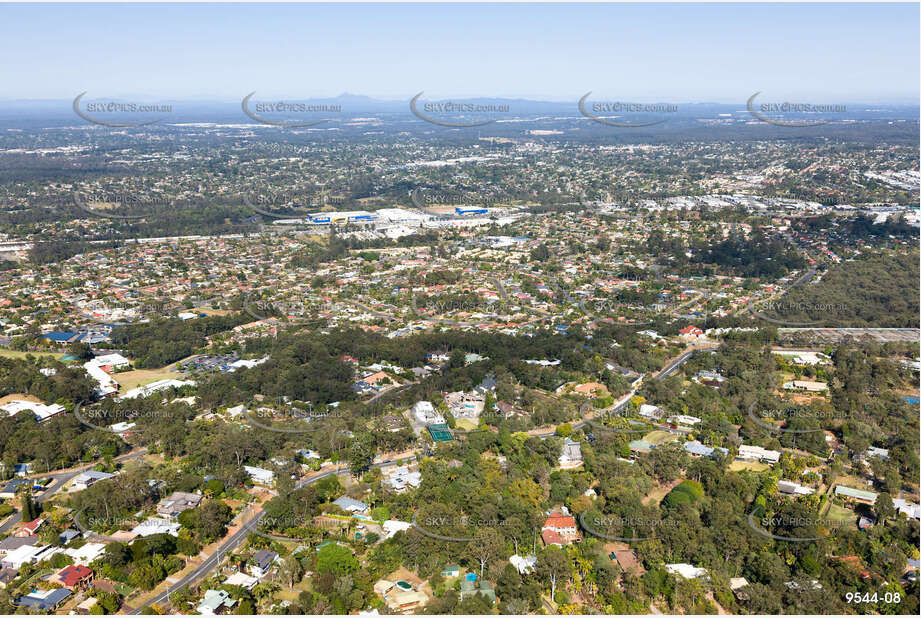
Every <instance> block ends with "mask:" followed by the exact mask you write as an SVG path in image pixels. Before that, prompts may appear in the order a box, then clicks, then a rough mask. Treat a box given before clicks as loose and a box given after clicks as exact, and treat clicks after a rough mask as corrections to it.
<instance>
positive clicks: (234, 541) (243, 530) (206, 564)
mask: <svg viewBox="0 0 921 618" xmlns="http://www.w3.org/2000/svg"><path fill="white" fill-rule="evenodd" d="M697 351H698V350H697V349H692V350H689V351H687V352H685V353H684V354H682V355H681V356H679V357H678V358H676V359H675V360H673V361H672V362H670V363H669V364H668V365H667V366H666V367H664V368H663V369H662V370H661V371H659V372H658V373H657V374H656V375H654V376H653V379H655V380H658V379H660V378H664V377H667V376H669V375H671V374H672V373H674V371H675V370H676V369H678V367H680V366H681V365H683V364H684V363H685V362H687V360H688V359H689V358H691V356H693V355H694V353H695V352H697ZM634 392H635V391H634ZM632 394H633V393H631V395H632ZM628 401H629V397H627V398H625V399H624V400H623V402H622V403H620V404H619V405H618V406H615V407H614V408H612V409H611V410H609V411H615V412H616V411H618V410H620V409H621V408H623V406H625V405H627V402H628ZM585 425H586V422H585V421H582V422H580V423H576V424H574V425H573V428H574V429H579V428H581V427H583V426H585ZM535 435H536V437H540V438H544V437H549V436H553V435H555V431H549V432H547V433H543V434H535ZM388 463H389V462H381V463H376V464H372V465H371V467H372V468H380V467H383V466H386V465H388ZM346 472H349V469H348V468H347V467H342V468H337V469H336V470H329V471H327V472H323V473H321V474H318V475H316V476H312V477H310V478H307V479H304V480H302V481H299V482H298V483H297V484H296V485H295V487H296V488H297V489H300V488H302V487H306V486H307V485H312V484H314V483H316V482H317V481H320V480H322V479H325V478H329V477H330V476H338V475H340V474H343V473H346ZM263 515H264V511H260V512H259V514H257V515H256V516H254V517H253V518H252V519H251V520H250V521H248V522H245V523H244V524H243V525H242V526H241V527H240V529H239V530H238V531H237V532H235V533H234V534H233V535H232V536H230V537H228V538H227V539H226V540H225V541H224V542H223V543H221V545H220V547H218V549H217V550H216V551H215V552H214V553H213V554H211V555H210V556H208V557H207V558H205V560H204V561H203V562H202V563H201V564H200V565H198V567H196V568H195V570H193V571H192V572H190V573H189V574H187V575H185V576H184V577H182V579H180V580H179V581H177V582H176V583H175V584H171V585H170V586H169V588H168V589H167V590H166V591H164V592H162V593H161V594H159V595H157V596H156V597H154V598H153V599H151V600H149V601H148V602H147V603H146V605H154V604H162V603H164V602H166V601H168V600H169V595H170V592H171V591H173V592H174V591H176V590H180V589H181V588H182V587H184V586H188V585H190V584H193V583H195V582H196V581H198V580H200V579H202V578H204V577H205V576H206V575H207V574H208V573H210V572H211V570H212V569H214V568H216V567H217V565H218V564H219V562H220V557H221V556H226V555H227V554H228V553H229V552H231V551H232V550H233V549H235V548H236V547H237V546H238V545H239V544H240V543H242V542H243V541H244V540H245V539H246V537H247V536H248V535H249V534H250V532H252V531H253V530H254V529H255V528H256V527H257V526H258V525H259V522H260V521H261V520H262V517H263ZM141 609H142V608H137V609H135V610H133V611H131V612H130V613H131V614H132V615H137V614H139V613H140V611H141Z"/></svg>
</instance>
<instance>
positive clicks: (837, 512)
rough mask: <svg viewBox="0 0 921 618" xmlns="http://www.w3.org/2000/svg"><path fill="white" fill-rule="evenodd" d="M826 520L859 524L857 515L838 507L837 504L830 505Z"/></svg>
mask: <svg viewBox="0 0 921 618" xmlns="http://www.w3.org/2000/svg"><path fill="white" fill-rule="evenodd" d="M825 518H826V519H834V520H838V521H846V522H848V523H849V524H856V523H857V513H855V512H854V511H852V510H850V509H846V508H844V507H842V506H838V505H837V504H830V505H829V507H828V512H827V513H826V514H825Z"/></svg>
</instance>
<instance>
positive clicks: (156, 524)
mask: <svg viewBox="0 0 921 618" xmlns="http://www.w3.org/2000/svg"><path fill="white" fill-rule="evenodd" d="M180 528H182V526H181V525H180V524H179V523H177V522H175V521H173V520H171V519H161V518H159V517H148V518H147V519H146V520H144V521H142V522H141V523H139V524H138V525H137V526H135V527H134V528H133V529H132V530H131V532H133V533H134V534H136V535H137V536H140V537H145V536H152V535H154V534H170V535H172V536H177V537H178V536H179V529H180Z"/></svg>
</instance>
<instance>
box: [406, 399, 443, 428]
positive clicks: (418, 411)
mask: <svg viewBox="0 0 921 618" xmlns="http://www.w3.org/2000/svg"><path fill="white" fill-rule="evenodd" d="M412 414H413V416H414V417H415V418H416V419H417V420H418V421H419V422H420V423H422V424H424V425H432V424H435V425H437V424H441V423H444V422H445V418H444V417H443V416H442V415H441V413H440V412H438V411H436V410H435V406H433V405H432V402H430V401H418V402H416V404H415V405H414V406H413V407H412Z"/></svg>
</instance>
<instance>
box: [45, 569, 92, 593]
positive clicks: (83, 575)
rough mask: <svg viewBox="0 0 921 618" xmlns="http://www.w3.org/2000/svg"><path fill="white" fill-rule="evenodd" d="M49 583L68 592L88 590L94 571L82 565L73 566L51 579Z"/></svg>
mask: <svg viewBox="0 0 921 618" xmlns="http://www.w3.org/2000/svg"><path fill="white" fill-rule="evenodd" d="M48 581H50V582H51V583H53V584H58V585H59V586H63V587H65V588H67V589H68V590H77V589H78V588H86V587H88V586H89V584H90V582H91V581H93V570H92V569H91V568H89V567H87V566H84V565H82V564H71V565H68V566H66V567H64V568H63V569H61V570H60V571H58V572H57V573H55V574H54V575H52V576H51V577H49V578H48Z"/></svg>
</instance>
